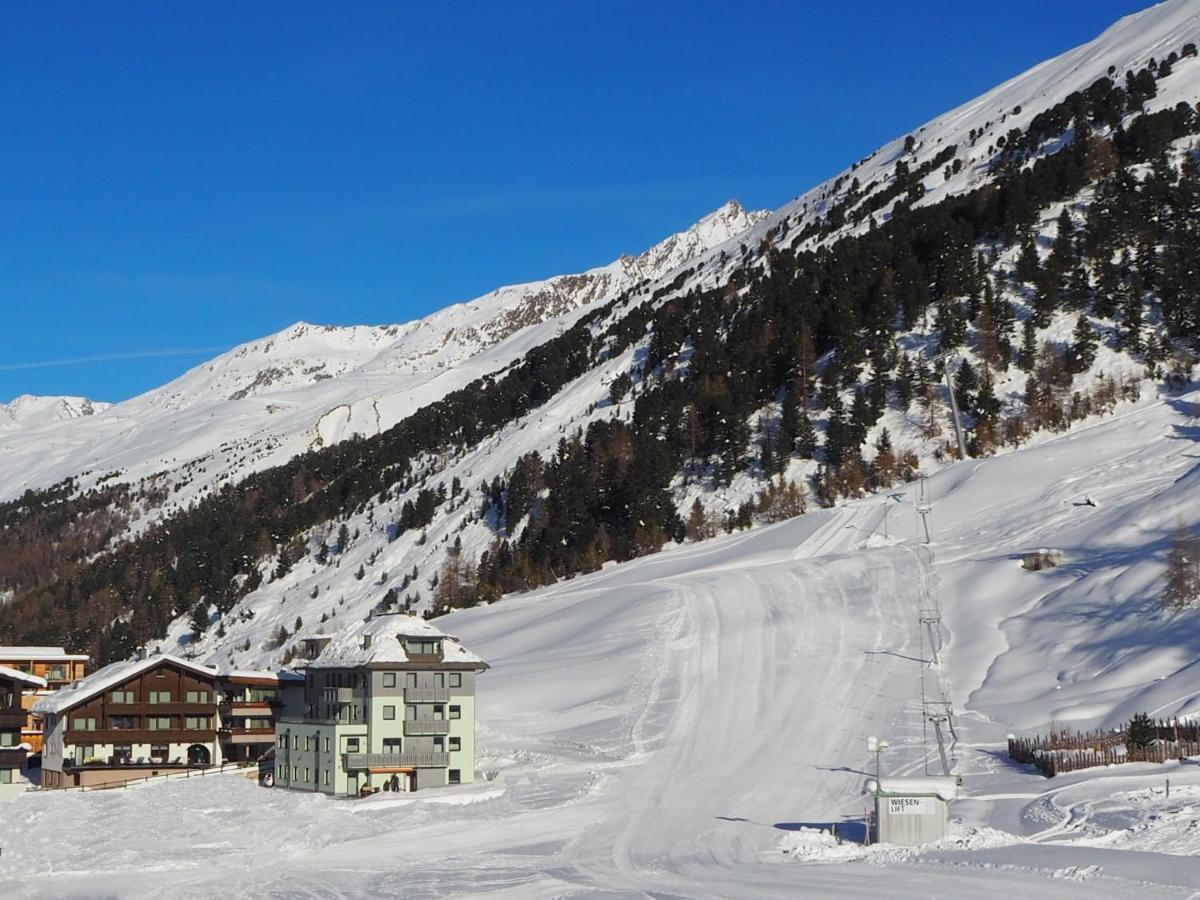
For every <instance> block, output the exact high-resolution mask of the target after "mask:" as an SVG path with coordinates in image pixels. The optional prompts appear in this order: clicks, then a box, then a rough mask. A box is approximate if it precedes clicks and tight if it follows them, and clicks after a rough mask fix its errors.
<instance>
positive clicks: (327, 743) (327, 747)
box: [325, 738, 329, 753]
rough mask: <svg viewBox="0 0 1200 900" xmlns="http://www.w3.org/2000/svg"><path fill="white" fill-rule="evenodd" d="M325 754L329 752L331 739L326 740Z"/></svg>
mask: <svg viewBox="0 0 1200 900" xmlns="http://www.w3.org/2000/svg"><path fill="white" fill-rule="evenodd" d="M325 752H326V753H328V752H329V738H325Z"/></svg>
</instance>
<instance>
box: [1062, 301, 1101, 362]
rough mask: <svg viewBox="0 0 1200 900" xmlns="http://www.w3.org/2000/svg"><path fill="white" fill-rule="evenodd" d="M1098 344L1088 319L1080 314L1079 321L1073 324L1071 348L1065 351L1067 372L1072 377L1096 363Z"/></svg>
mask: <svg viewBox="0 0 1200 900" xmlns="http://www.w3.org/2000/svg"><path fill="white" fill-rule="evenodd" d="M1098 343H1099V338H1098V337H1097V335H1096V332H1095V330H1094V329H1093V328H1092V325H1091V323H1090V322H1089V321H1088V317H1087V316H1086V315H1084V314H1083V313H1080V314H1079V321H1077V322H1076V323H1075V332H1074V333H1073V334H1072V336H1071V346H1070V348H1069V349H1068V350H1067V371H1069V372H1070V373H1071V374H1072V375H1078V374H1079V373H1080V372H1086V371H1087V370H1088V369H1089V368H1090V367H1091V365H1092V363H1093V362H1095V361H1096V346H1097V344H1098Z"/></svg>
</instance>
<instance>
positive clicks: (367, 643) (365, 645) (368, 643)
mask: <svg viewBox="0 0 1200 900" xmlns="http://www.w3.org/2000/svg"><path fill="white" fill-rule="evenodd" d="M362 648H363V649H364V650H370V649H371V636H370V635H369V634H364V635H363V645H362Z"/></svg>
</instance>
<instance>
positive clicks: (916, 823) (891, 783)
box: [865, 775, 960, 847]
mask: <svg viewBox="0 0 1200 900" xmlns="http://www.w3.org/2000/svg"><path fill="white" fill-rule="evenodd" d="M959 785H960V779H959V777H958V776H957V775H925V776H910V777H895V778H872V779H870V780H868V781H867V784H866V789H865V792H866V793H868V794H870V795H871V796H873V797H874V798H875V840H876V841H878V842H879V843H881V844H896V845H897V846H900V847H916V846H918V845H920V844H927V843H929V842H930V841H936V840H940V839H941V838H944V837H945V836H946V829H947V825H948V823H949V821H950V801H951V800H957V799H958V789H959Z"/></svg>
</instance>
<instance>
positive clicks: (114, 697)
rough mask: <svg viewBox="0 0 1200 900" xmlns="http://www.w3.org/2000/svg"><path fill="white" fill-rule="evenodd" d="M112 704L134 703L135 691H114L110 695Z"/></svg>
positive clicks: (109, 698)
mask: <svg viewBox="0 0 1200 900" xmlns="http://www.w3.org/2000/svg"><path fill="white" fill-rule="evenodd" d="M108 700H109V702H110V703H132V702H133V691H113V692H112V693H111V694H109V695H108Z"/></svg>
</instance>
